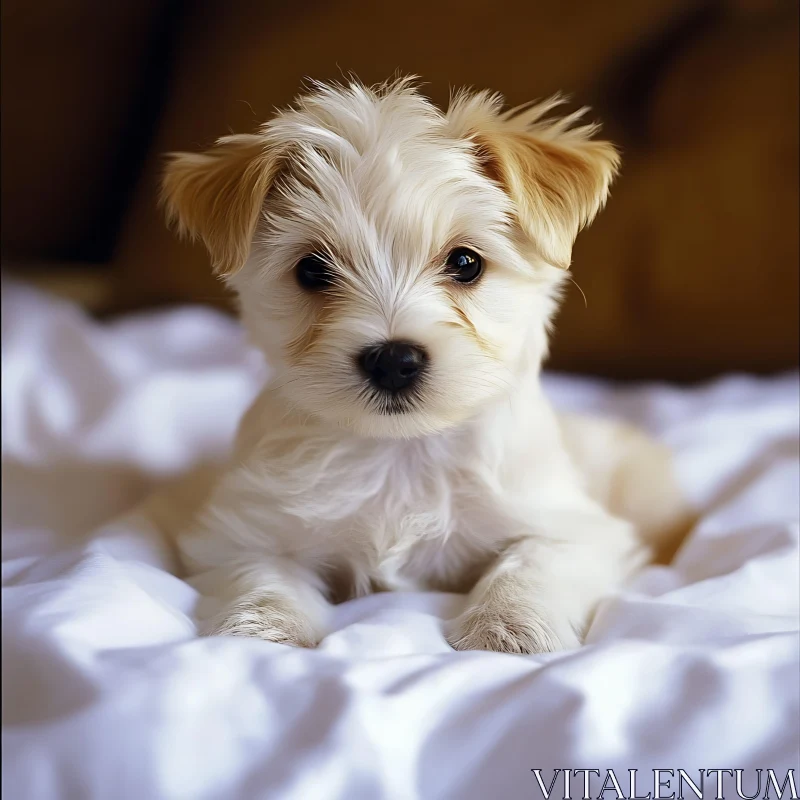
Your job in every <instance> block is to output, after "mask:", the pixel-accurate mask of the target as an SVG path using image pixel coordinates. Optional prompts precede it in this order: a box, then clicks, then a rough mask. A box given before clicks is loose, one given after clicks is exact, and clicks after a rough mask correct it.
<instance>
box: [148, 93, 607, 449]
mask: <svg viewBox="0 0 800 800" xmlns="http://www.w3.org/2000/svg"><path fill="white" fill-rule="evenodd" d="M559 102H560V101H559V100H558V99H553V100H550V101H547V102H544V103H540V104H538V105H531V106H525V107H522V108H519V109H514V110H512V111H508V112H503V110H502V100H501V98H499V97H497V96H495V95H490V94H487V93H479V94H469V93H461V94H459V95H457V96H456V97H455V98H454V100H453V102H452V103H451V106H450V108H449V109H448V111H447V112H446V113H443V112H441V111H439V110H438V109H437V108H435V107H434V106H433V105H432V104H431V103H430V102H429V101H428V100H426V99H425V98H424V97H422V96H421V95H420V94H419V93H418V92H417V91H416V89H415V88H414V87H413V85H412V84H411V83H410V82H409V81H400V82H396V83H393V84H390V85H386V86H383V87H379V88H377V89H368V88H365V87H363V86H361V85H358V84H353V85H350V86H346V87H340V86H318V87H317V88H316V89H315V90H314V91H313V92H312V93H310V94H309V95H307V96H305V97H303V98H301V99H300V100H299V101H298V103H297V104H296V106H295V107H294V108H293V109H291V110H289V111H286V112H283V113H280V114H278V115H277V116H276V117H275V118H274V119H272V120H271V121H269V122H267V123H266V124H265V125H263V126H262V127H261V129H260V130H259V132H258V133H256V134H253V135H245V136H230V137H226V138H223V139H220V140H219V142H218V143H217V145H216V146H215V147H214V148H212V149H211V150H210V151H208V152H207V153H205V154H202V155H189V154H178V155H176V156H173V158H172V160H171V162H170V164H169V167H168V169H167V173H166V176H165V179H164V186H163V197H164V201H165V204H166V207H167V210H168V215H169V216H170V218H171V219H172V220H173V221H175V222H176V223H177V226H178V228H179V229H180V230H181V231H183V232H185V233H187V234H189V235H190V236H193V237H198V238H200V239H202V240H203V242H204V243H205V244H206V246H207V248H208V250H209V252H210V254H211V258H212V261H213V264H214V266H215V268H216V269H217V271H218V272H219V274H220V275H222V276H223V278H224V279H225V280H226V281H227V282H228V283H229V284H230V285H232V286H233V288H234V289H235V290H236V291H237V293H238V296H239V301H240V306H241V310H242V316H243V320H244V323H245V325H246V326H247V328H248V330H249V333H250V335H251V337H252V338H253V339H254V340H255V342H256V343H257V344H258V345H259V346H260V347H261V348H262V349H263V350H264V351H265V352H266V354H267V356H268V358H269V359H270V361H271V362H272V364H273V365H274V366H275V368H276V369H277V371H278V376H277V386H278V387H279V390H280V391H281V392H283V394H284V395H285V397H286V399H287V402H288V403H289V404H290V405H291V406H292V407H293V408H296V409H298V410H300V411H302V412H304V413H307V414H310V415H312V416H315V417H318V418H320V419H322V420H326V421H327V422H329V423H333V424H336V425H340V426H346V427H349V428H351V429H353V430H354V431H355V432H357V433H359V434H361V435H369V436H409V437H410V436H419V435H424V434H426V433H431V432H436V431H440V430H443V429H445V428H447V427H450V426H452V425H456V424H458V423H460V422H462V421H464V420H466V419H468V418H470V417H471V416H474V415H475V414H477V413H478V412H479V411H480V410H481V409H482V408H484V407H486V406H487V405H488V404H490V403H492V402H494V401H497V400H498V399H500V398H502V397H503V396H505V395H506V394H507V393H508V392H509V391H510V389H512V388H513V386H514V384H515V382H516V381H517V380H518V379H519V378H520V377H521V376H522V375H523V374H524V373H530V371H531V370H534V371H535V370H537V369H538V367H539V364H540V362H541V359H542V358H543V356H544V355H545V352H546V346H547V343H546V329H547V324H548V321H549V319H550V317H551V315H552V313H553V310H554V308H555V302H556V298H557V294H558V289H559V286H560V284H561V283H562V280H563V278H564V275H565V271H566V269H567V268H568V267H569V263H570V252H571V249H572V244H573V242H574V239H575V236H576V235H577V233H578V231H579V230H580V229H581V227H583V226H584V225H586V224H587V223H588V222H590V221H591V219H592V218H593V217H594V215H595V214H596V213H597V211H598V210H599V209H600V208H601V206H602V205H603V203H604V202H605V199H606V196H607V194H608V188H609V184H610V182H611V179H612V177H613V175H614V173H615V171H616V168H617V164H618V158H617V155H616V152H615V150H614V148H613V147H612V146H611V145H610V144H608V143H607V142H600V141H594V140H592V139H591V135H592V134H593V133H594V127H593V126H582V127H580V126H576V124H575V123H576V122H577V120H578V117H579V116H580V115H579V114H576V115H572V116H570V117H566V118H563V119H557V120H553V119H547V118H546V116H547V115H548V113H549V112H550V111H552V109H553V108H555V107H556V106H557V105H559Z"/></svg>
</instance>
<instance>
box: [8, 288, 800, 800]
mask: <svg viewBox="0 0 800 800" xmlns="http://www.w3.org/2000/svg"><path fill="white" fill-rule="evenodd" d="M2 325H3V343H2V348H3V350H2V352H3V365H2V370H3V371H2V377H3V385H2V415H3V419H2V426H3V428H2V432H3V586H4V588H3V596H2V599H3V603H2V608H3V623H2V637H3V639H2V657H3V708H2V713H3V777H2V783H3V791H4V793H5V794H4V796H5V797H8V798H11V799H12V800H27V799H28V798H31V800H33V799H35V800H49V799H50V798H70V799H71V798H76V800H84V799H85V798H113V799H114V800H127V798H131V800H159V799H160V798H181V799H183V798H186V799H188V798H191V799H192V800H194V798H204V799H205V798H225V800H230V799H231V798H243V800H252V798H297V799H298V800H313V799H314V798H347V800H359V799H360V798H365V799H366V800H379V799H380V798H393V799H394V798H397V800H413V799H414V798H426V800H427V798H458V799H459V800H469V799H470V798H475V799H476V800H477V799H478V798H481V799H482V798H491V799H492V800H501V799H505V798H522V797H542V796H543V795H542V793H541V790H540V789H539V788H538V786H537V783H536V778H535V775H534V773H533V772H532V771H531V770H532V769H536V768H539V769H541V770H542V771H543V773H542V775H543V777H544V778H545V780H546V783H549V780H550V776H552V772H551V770H553V769H555V768H573V769H597V770H600V771H601V773H602V774H603V775H605V774H606V773H605V771H606V770H608V769H614V770H615V773H616V774H617V775H618V776H619V775H624V776H626V779H627V775H628V772H627V770H628V769H633V768H638V769H639V770H644V771H645V772H644V773H641V772H640V783H641V784H642V785H643V786H644V787H645V788H643V789H642V791H641V792H640V793H641V794H646V793H647V791H653V786H652V778H651V777H649V771H650V770H652V769H656V768H657V769H675V770H677V769H679V768H682V769H685V770H687V771H689V774H695V775H696V774H697V771H698V770H700V769H712V768H713V769H720V768H725V769H735V768H739V769H745V770H755V769H756V768H761V769H765V770H766V769H770V768H771V769H774V770H775V771H776V773H778V774H782V776H785V775H786V771H787V770H788V769H790V768H796V767H797V765H798V760H799V759H800V755H799V754H800V723H799V722H798V720H800V712H799V706H798V688H799V684H800V680H799V676H800V659H799V654H800V645H799V644H798V596H799V594H800V590H799V589H798V572H799V571H800V569H799V562H798V516H799V514H798V486H800V474H799V467H798V445H799V436H798V407H799V406H798V402H799V401H798V378H797V375H795V374H790V375H785V376H780V377H776V378H772V379H766V380H756V379H754V378H749V377H744V376H731V377H727V378H725V379H723V380H719V381H716V382H714V383H711V384H708V385H705V386H702V387H699V388H696V389H692V390H677V389H675V388H671V387H669V386H655V385H652V386H646V387H639V388H626V389H622V388H615V387H613V386H608V385H604V384H602V383H597V382H590V381H585V380H577V379H570V378H564V377H556V376H550V377H548V379H547V381H548V387H549V391H550V392H551V394H552V396H553V398H554V399H555V401H556V402H557V404H558V405H560V406H562V407H572V408H585V409H596V410H597V411H598V412H600V413H604V414H616V415H620V416H624V417H627V418H629V419H632V420H634V421H636V422H639V423H641V424H643V425H645V426H646V427H647V428H649V429H650V430H651V431H653V432H654V433H655V434H657V435H659V436H661V437H662V438H663V439H664V440H665V441H667V442H669V443H670V444H671V445H673V446H674V448H675V450H676V452H677V455H678V464H679V469H680V475H681V478H682V481H683V483H684V484H685V486H686V487H687V489H688V490H689V492H690V494H691V496H692V497H693V498H694V500H695V501H696V502H697V503H698V504H699V506H700V507H701V508H702V509H703V518H702V521H701V523H700V525H699V526H698V527H697V529H696V530H695V532H694V533H693V535H692V536H691V537H690V539H689V540H688V541H687V542H686V544H685V546H684V547H683V549H682V550H681V552H680V553H679V555H678V557H677V559H676V561H675V563H674V564H673V565H672V566H670V567H669V568H656V567H653V568H650V569H647V570H646V571H645V572H644V573H643V574H642V575H641V576H640V577H639V578H638V579H637V580H636V581H635V583H634V584H633V585H631V586H630V587H629V588H627V589H626V591H625V592H624V593H622V594H621V595H620V596H618V597H615V598H609V599H608V600H607V601H606V602H605V603H604V604H603V606H602V607H601V610H600V613H599V614H598V617H597V619H596V622H595V624H594V625H593V627H592V629H591V631H590V634H589V637H588V643H587V644H586V645H585V646H584V647H582V648H580V649H579V650H577V651H572V652H566V653H562V654H557V655H553V656H531V657H519V656H508V655H500V654H492V653H455V652H453V651H452V650H451V649H450V648H449V647H448V645H447V644H446V642H445V640H444V638H443V637H442V625H443V620H446V619H448V618H451V617H452V616H454V615H455V614H456V613H457V612H458V610H459V608H460V604H461V602H462V600H461V598H459V597H457V596H453V595H436V594H383V595H377V596H371V597H367V598H365V599H362V600H358V601H354V602H350V603H347V604H345V605H343V606H340V607H339V608H338V610H337V613H336V618H335V630H334V632H332V633H331V634H330V635H329V636H328V637H327V638H326V639H325V640H324V641H323V643H322V644H321V646H320V647H319V648H318V649H317V650H299V649H293V648H290V647H286V646H282V645H274V644H269V643H265V642H261V641H255V640H252V641H251V640H242V639H225V638H208V639H199V638H198V637H197V636H196V632H195V626H194V623H193V620H192V609H193V606H194V604H195V602H196V595H195V593H194V591H193V590H192V589H191V588H190V587H189V586H188V585H187V584H185V583H184V582H183V581H181V580H179V579H178V578H177V577H175V576H174V575H173V574H172V573H171V570H172V561H171V556H170V554H169V551H168V550H167V549H166V548H165V547H164V545H163V543H162V542H160V541H159V540H158V537H157V536H156V535H155V534H153V532H152V530H151V529H149V528H148V525H147V523H146V520H145V519H144V518H143V517H142V516H141V514H139V513H137V512H136V511H135V510H134V511H130V509H132V508H133V507H134V506H135V504H136V503H137V502H138V501H139V500H140V498H142V497H143V496H144V495H145V494H146V492H147V491H148V489H149V487H151V486H153V485H155V484H156V483H157V482H158V481H159V480H161V479H162V478H164V477H167V476H170V475H177V474H179V473H180V472H181V471H183V470H185V469H186V468H187V467H188V466H190V465H192V464H194V463H197V462H198V461H199V460H201V459H204V458H208V457H211V456H219V455H220V454H221V453H223V452H224V450H225V447H226V444H227V442H228V441H229V440H230V438H231V436H232V434H233V431H234V428H235V425H236V422H237V419H238V417H239V415H240V414H241V413H242V411H243V410H244V408H245V407H246V405H247V403H248V402H249V400H250V399H251V398H252V396H253V395H254V392H255V391H256V390H257V388H258V386H259V385H260V383H261V382H262V380H263V379H264V376H265V369H264V368H263V367H262V365H261V362H260V360H259V358H258V357H257V356H256V355H255V354H254V353H252V352H251V351H249V350H248V349H247V348H246V347H245V345H244V343H243V339H242V335H241V333H240V330H239V329H238V327H237V326H236V325H235V324H234V323H233V322H232V321H230V320H228V319H226V318H224V317H222V316H220V315H217V314H215V313H213V312H211V311H208V310H202V309H198V308H183V309H178V310H171V311H167V312H163V313H155V314H149V315H139V316H135V317H130V318H128V319H125V320H122V321H118V322H115V323H113V324H111V325H99V324H96V323H94V322H91V321H89V320H87V319H86V318H85V317H84V316H82V314H81V313H80V312H79V311H78V310H77V309H75V308H73V307H71V306H69V305H66V304H64V303H61V302H57V301H55V300H53V299H51V298H47V297H44V296H42V295H41V294H39V293H37V292H35V291H33V290H31V289H29V288H25V287H23V286H20V285H18V284H11V283H9V282H8V281H6V282H5V283H4V287H3V319H2ZM751 779H752V780H755V773H746V775H745V780H746V781H750V780H751ZM593 780H594V781H595V782H594V783H593V784H592V796H595V797H596V796H597V795H598V790H599V784H598V783H597V782H596V781H597V779H596V778H593ZM724 780H725V781H726V783H725V784H724V785H725V786H726V787H727V789H726V790H725V793H724V796H725V797H735V796H736V794H735V791H734V790H733V784H732V782H731V781H732V780H733V779H732V778H730V777H725V778H724ZM781 780H782V778H781ZM708 783H710V781H709V782H708ZM559 785H560V784H559ZM751 785H752V784H749V783H748V784H747V787H748V790H749V791H750V792H751V793H752V789H749V787H750V786H751ZM623 786H624V790H625V791H627V785H626V784H623ZM672 786H673V790H674V789H675V783H674V782H673V784H672ZM558 791H559V789H556V791H555V792H554V795H553V796H561V795H559V794H558ZM665 791H666V790H665ZM667 794H668V791H667ZM581 795H582V779H581V778H575V779H574V781H573V796H574V797H580V796H581ZM603 796H604V797H605V798H613V797H615V796H616V794H615V793H614V792H611V791H608V792H606V793H604V795H603ZM687 796H688V797H694V795H693V794H691V793H689V794H688V795H687ZM705 796H707V797H712V796H714V793H713V792H712V791H711V789H710V788H709V789H708V791H707V793H706V795H705ZM762 796H763V788H762ZM772 796H774V793H773V794H772ZM784 796H785V797H786V796H788V794H785V795H784Z"/></svg>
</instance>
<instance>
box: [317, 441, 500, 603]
mask: <svg viewBox="0 0 800 800" xmlns="http://www.w3.org/2000/svg"><path fill="white" fill-rule="evenodd" d="M371 477H372V478H373V480H374V483H371V484H370V483H369V481H367V480H365V479H364V476H359V471H358V470H353V471H351V472H350V473H348V472H346V471H344V470H342V471H341V472H340V473H339V476H338V481H337V483H336V484H332V485H330V486H329V487H328V491H330V492H332V493H333V494H332V495H331V497H330V498H329V500H330V505H329V507H331V508H335V507H336V498H337V495H338V496H339V497H341V498H342V499H343V500H344V498H347V501H346V502H347V507H348V513H346V514H345V515H344V516H342V517H340V518H336V519H318V520H316V522H315V524H314V528H315V535H314V538H315V540H316V542H317V546H318V547H319V548H321V550H322V551H324V554H323V553H321V555H322V558H323V559H324V560H325V561H327V562H328V563H330V564H332V566H333V569H332V572H333V573H334V582H335V583H337V584H339V585H340V593H343V594H344V595H345V596H347V595H358V594H363V593H366V592H367V591H374V590H381V589H398V590H403V589H408V590H410V589H417V588H421V589H436V590H442V591H465V590H466V589H467V588H469V586H470V585H471V584H472V583H474V582H475V580H476V579H477V577H478V575H479V574H480V572H481V571H482V570H483V569H484V568H485V566H486V564H487V562H488V561H489V560H490V559H491V558H492V556H493V555H494V553H495V552H496V550H497V544H498V540H499V538H500V537H501V535H502V531H500V530H498V529H497V527H496V526H493V525H491V524H489V523H488V522H487V520H486V516H487V515H486V509H485V507H484V506H485V502H484V501H483V500H482V493H481V492H480V491H479V490H477V489H476V487H475V486H474V484H473V483H472V482H471V481H470V477H471V476H470V475H469V472H468V471H465V470H464V468H463V466H462V465H457V464H455V463H453V462H452V461H451V460H449V459H441V460H436V459H435V458H428V457H424V454H423V456H422V457H421V456H420V455H419V454H416V453H414V452H413V451H412V452H411V453H402V452H401V453H399V454H397V455H395V457H394V458H393V459H391V460H390V461H389V462H388V463H383V464H376V465H375V467H374V472H373V474H372V476H371ZM360 493H361V500H360V502H359V501H358V498H359V494H360ZM348 587H349V588H348Z"/></svg>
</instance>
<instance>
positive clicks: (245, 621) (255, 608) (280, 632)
mask: <svg viewBox="0 0 800 800" xmlns="http://www.w3.org/2000/svg"><path fill="white" fill-rule="evenodd" d="M202 632H203V634H204V635H206V636H251V637H255V638H257V639H263V640H264V641H267V642H276V643H278V644H290V645H293V646H295V647H316V646H317V644H318V643H319V640H318V637H317V635H316V633H315V631H314V626H313V625H312V624H311V621H310V620H309V619H308V618H307V617H306V616H305V615H304V614H303V613H302V612H300V611H298V610H297V609H296V608H294V607H293V606H291V605H290V604H289V603H288V602H287V601H286V599H285V598H282V597H276V596H274V595H260V596H258V597H247V598H244V599H242V600H239V601H237V602H236V603H234V604H233V605H231V606H228V607H227V608H226V609H225V610H224V611H223V612H222V613H220V614H218V615H217V616H216V617H214V618H213V619H212V620H210V621H209V622H208V624H207V625H205V626H204V630H203V631H202Z"/></svg>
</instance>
